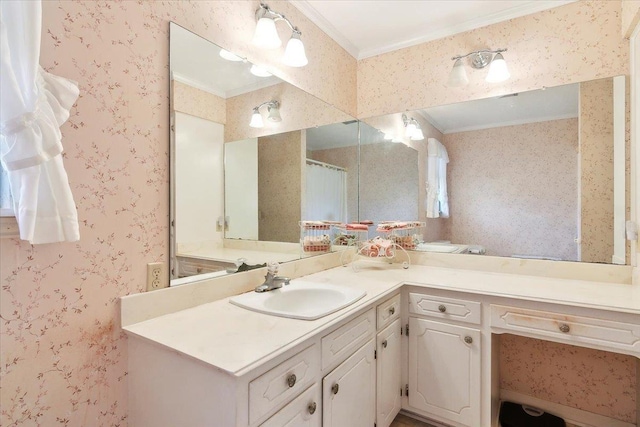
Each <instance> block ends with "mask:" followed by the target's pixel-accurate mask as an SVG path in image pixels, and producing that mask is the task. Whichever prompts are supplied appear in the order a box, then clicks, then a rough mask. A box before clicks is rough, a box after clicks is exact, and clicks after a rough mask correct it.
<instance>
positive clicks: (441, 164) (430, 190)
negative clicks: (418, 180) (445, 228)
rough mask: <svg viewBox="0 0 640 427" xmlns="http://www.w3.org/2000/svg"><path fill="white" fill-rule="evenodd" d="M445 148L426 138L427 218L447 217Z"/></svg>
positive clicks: (438, 142)
mask: <svg viewBox="0 0 640 427" xmlns="http://www.w3.org/2000/svg"><path fill="white" fill-rule="evenodd" d="M447 163H449V155H448V154H447V149H446V148H445V147H444V145H442V143H441V142H440V141H438V140H437V139H435V138H429V139H428V140H427V200H426V202H425V209H426V211H427V218H449V196H448V195H447Z"/></svg>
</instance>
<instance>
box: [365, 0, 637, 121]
mask: <svg viewBox="0 0 640 427" xmlns="http://www.w3.org/2000/svg"><path fill="white" fill-rule="evenodd" d="M620 10H621V3H620V1H619V0H612V1H591V0H584V1H579V2H575V3H571V4H568V5H565V6H560V7H557V8H554V9H550V10H546V11H543V12H540V13H535V14H532V15H527V16H523V17H520V18H515V19H511V20H509V21H504V22H500V23H497V24H493V25H489V26H486V27H482V28H478V29H476V30H472V31H467V32H464V33H460V34H456V35H454V36H450V37H445V38H443V39H438V40H434V41H431V42H427V43H423V44H420V45H417V46H412V47H408V48H405V49H400V50H397V51H394V52H390V53H385V54H382V55H379V56H374V57H372V58H366V59H364V60H361V61H359V62H358V117H370V116H377V115H381V114H388V113H394V112H397V111H407V110H415V109H420V108H426V107H431V106H435V105H444V104H451V103H454V102H460V101H466V100H469V99H479V98H486V97H491V96H496V95H503V94H505V93H514V92H524V91H527V90H532V89H539V88H541V87H543V86H547V87H551V86H558V85H561V84H566V83H575V82H580V81H585V80H592V79H597V78H602V77H611V76H616V75H620V74H628V72H629V58H628V57H629V44H628V42H627V41H625V40H623V39H622V37H621V36H620V34H621V18H620ZM484 48H492V49H497V48H508V51H507V52H506V53H505V54H504V58H505V60H506V61H507V64H508V66H509V70H510V72H511V78H510V79H509V80H508V81H506V82H504V83H501V84H490V83H487V82H485V81H484V78H485V76H486V71H484V70H480V71H476V70H472V69H471V68H468V69H467V75H468V76H469V84H468V85H467V86H464V87H461V88H450V87H448V86H447V84H446V83H447V79H448V76H449V72H450V71H451V67H452V66H453V62H452V61H451V59H450V58H451V57H452V56H454V55H456V54H466V53H469V52H472V51H475V50H478V49H484Z"/></svg>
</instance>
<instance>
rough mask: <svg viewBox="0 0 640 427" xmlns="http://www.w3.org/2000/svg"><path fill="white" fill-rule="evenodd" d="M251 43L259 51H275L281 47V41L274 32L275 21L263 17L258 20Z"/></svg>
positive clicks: (276, 31) (275, 31)
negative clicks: (259, 49)
mask: <svg viewBox="0 0 640 427" xmlns="http://www.w3.org/2000/svg"><path fill="white" fill-rule="evenodd" d="M251 43H252V44H253V45H254V46H257V47H259V48H261V49H277V48H279V47H280V46H282V40H280V37H278V30H276V21H274V20H273V19H271V18H264V17H263V18H260V19H258V22H257V23H256V31H255V33H253V39H252V40H251Z"/></svg>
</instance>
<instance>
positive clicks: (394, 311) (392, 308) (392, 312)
mask: <svg viewBox="0 0 640 427" xmlns="http://www.w3.org/2000/svg"><path fill="white" fill-rule="evenodd" d="M389 314H390V315H392V316H393V315H394V314H396V308H395V307H391V308H390V309H389Z"/></svg>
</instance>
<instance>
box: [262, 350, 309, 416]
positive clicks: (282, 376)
mask: <svg viewBox="0 0 640 427" xmlns="http://www.w3.org/2000/svg"><path fill="white" fill-rule="evenodd" d="M318 366H319V363H318V351H317V349H316V346H315V345H312V346H311V347H309V348H307V349H306V350H303V351H301V352H300V353H298V354H296V355H295V356H293V357H292V358H290V359H287V360H285V361H284V362H282V363H281V364H279V365H278V366H276V367H275V368H273V369H271V370H270V371H268V372H266V373H264V374H262V375H261V376H259V377H258V378H256V379H255V380H253V381H251V382H250V383H249V423H250V424H253V423H255V422H256V421H258V420H259V419H260V418H262V417H263V416H264V415H266V414H267V413H269V412H270V411H271V410H273V409H275V408H278V407H280V406H282V405H283V404H285V403H287V402H288V401H290V400H291V399H292V398H293V397H295V396H296V395H298V394H299V393H300V392H301V391H302V390H304V389H305V388H306V387H308V386H309V384H311V383H312V382H313V381H314V380H315V378H316V377H317V376H318V374H319V373H320V372H319V369H318Z"/></svg>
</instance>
